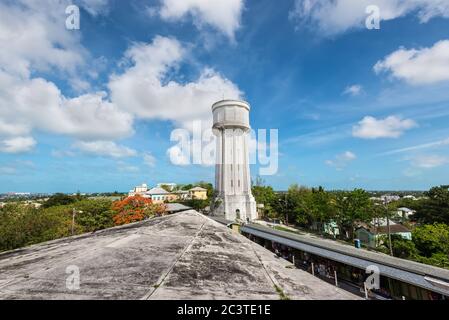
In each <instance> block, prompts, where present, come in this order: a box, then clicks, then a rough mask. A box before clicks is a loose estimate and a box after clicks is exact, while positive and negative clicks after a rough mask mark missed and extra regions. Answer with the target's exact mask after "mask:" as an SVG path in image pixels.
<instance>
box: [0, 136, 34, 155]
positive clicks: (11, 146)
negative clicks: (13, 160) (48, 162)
mask: <svg viewBox="0 0 449 320" xmlns="http://www.w3.org/2000/svg"><path fill="white" fill-rule="evenodd" d="M35 145H36V140H34V139H33V138H32V137H15V138H9V139H5V140H2V141H0V152H5V153H22V152H28V151H30V150H31V149H33V148H34V146H35Z"/></svg>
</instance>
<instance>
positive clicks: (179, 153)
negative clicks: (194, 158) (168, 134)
mask: <svg viewBox="0 0 449 320" xmlns="http://www.w3.org/2000/svg"><path fill="white" fill-rule="evenodd" d="M167 157H168V158H169V160H170V162H171V164H173V165H175V166H188V165H190V164H191V161H190V153H189V152H187V150H183V149H182V148H181V147H180V146H179V145H174V146H172V147H170V148H168V149H167Z"/></svg>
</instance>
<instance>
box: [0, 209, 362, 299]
mask: <svg viewBox="0 0 449 320" xmlns="http://www.w3.org/2000/svg"><path fill="white" fill-rule="evenodd" d="M289 265H290V264H289V263H288V262H287V261H284V260H282V259H279V258H275V257H274V255H273V254H272V253H271V252H270V251H267V250H266V249H264V248H262V247H260V246H258V245H257V244H255V243H252V242H251V241H249V240H248V239H246V238H245V237H243V236H241V235H239V234H236V233H233V232H232V231H231V230H230V229H227V228H226V227H224V226H222V225H220V224H219V223H217V222H215V221H212V220H211V219H209V218H207V217H204V216H202V215H201V214H199V213H196V212H194V211H188V212H183V213H178V214H175V215H171V216H166V217H162V218H156V219H153V220H148V221H144V222H141V223H136V224H132V225H128V226H124V227H119V228H112V229H108V230H103V231H100V232H97V233H94V234H87V235H82V236H78V237H72V238H66V239H61V240H56V241H52V242H47V243H44V244H40V245H35V246H30V247H27V248H24V249H21V250H16V251H12V252H7V253H4V254H0V299H279V298H280V295H279V293H278V292H277V291H276V289H275V285H276V286H277V287H279V288H281V289H282V291H283V292H284V294H285V295H287V296H288V297H289V298H291V299H357V297H356V296H354V295H352V294H350V293H347V292H345V291H343V290H340V289H338V288H335V287H334V286H332V285H330V284H327V283H325V282H323V281H321V280H319V279H317V278H315V277H313V276H311V275H310V274H308V273H306V272H304V271H301V270H297V269H290V268H287V266H289ZM68 266H77V267H78V268H79V271H80V288H79V289H78V290H69V289H68V288H67V287H66V279H67V278H68V277H69V276H70V274H67V273H66V270H67V267H68Z"/></svg>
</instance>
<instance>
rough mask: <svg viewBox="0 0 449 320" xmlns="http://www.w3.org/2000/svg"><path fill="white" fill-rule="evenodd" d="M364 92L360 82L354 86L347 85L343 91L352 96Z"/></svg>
mask: <svg viewBox="0 0 449 320" xmlns="http://www.w3.org/2000/svg"><path fill="white" fill-rule="evenodd" d="M362 92H363V87H362V86H361V85H359V84H354V85H352V86H347V87H346V88H345V90H344V91H343V94H348V95H351V96H353V97H354V96H358V95H360V94H361V93H362Z"/></svg>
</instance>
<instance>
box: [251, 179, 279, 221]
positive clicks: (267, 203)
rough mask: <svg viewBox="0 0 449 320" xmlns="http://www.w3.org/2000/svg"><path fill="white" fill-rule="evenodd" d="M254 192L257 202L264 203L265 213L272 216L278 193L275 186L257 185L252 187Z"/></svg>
mask: <svg viewBox="0 0 449 320" xmlns="http://www.w3.org/2000/svg"><path fill="white" fill-rule="evenodd" d="M252 193H253V196H254V198H255V199H256V202H257V203H258V204H263V205H264V213H265V214H267V215H270V216H271V214H272V213H273V202H274V201H275V199H276V193H275V192H274V190H273V188H272V187H268V186H261V185H255V186H253V187H252Z"/></svg>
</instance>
